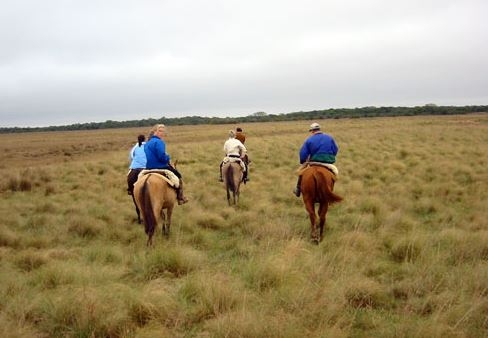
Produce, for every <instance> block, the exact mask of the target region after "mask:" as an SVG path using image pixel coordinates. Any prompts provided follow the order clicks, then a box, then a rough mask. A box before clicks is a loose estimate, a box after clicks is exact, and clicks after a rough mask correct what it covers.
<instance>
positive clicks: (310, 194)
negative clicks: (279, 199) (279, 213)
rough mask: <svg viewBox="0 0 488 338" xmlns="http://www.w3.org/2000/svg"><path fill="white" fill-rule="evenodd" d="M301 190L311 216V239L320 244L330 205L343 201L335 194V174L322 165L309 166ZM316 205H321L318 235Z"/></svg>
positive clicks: (303, 173)
mask: <svg viewBox="0 0 488 338" xmlns="http://www.w3.org/2000/svg"><path fill="white" fill-rule="evenodd" d="M301 175H302V183H301V190H302V196H303V203H304V204H305V209H306V210H307V212H308V215H309V216H310V225H311V239H312V242H314V243H316V244H319V242H320V241H322V236H323V233H324V226H325V218H326V214H327V210H328V208H329V204H332V203H336V202H340V201H342V197H341V196H339V195H337V194H335V193H334V192H333V191H332V190H333V189H334V182H335V180H336V176H335V174H333V173H332V172H331V171H329V170H328V169H327V168H326V167H324V166H321V165H309V166H307V167H306V168H305V169H303V170H302V171H301ZM315 203H318V204H319V210H318V212H319V224H318V228H319V233H317V216H316V214H315Z"/></svg>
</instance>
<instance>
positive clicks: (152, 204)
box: [134, 172, 176, 246]
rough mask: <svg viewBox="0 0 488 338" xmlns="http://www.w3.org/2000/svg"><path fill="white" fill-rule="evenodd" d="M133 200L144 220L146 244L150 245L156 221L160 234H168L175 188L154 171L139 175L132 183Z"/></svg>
mask: <svg viewBox="0 0 488 338" xmlns="http://www.w3.org/2000/svg"><path fill="white" fill-rule="evenodd" d="M134 200H135V202H136V207H137V208H138V209H139V210H140V212H141V214H142V219H143V221H144V228H145V231H146V234H147V236H148V240H147V243H146V245H147V246H152V237H153V235H154V231H155V229H156V227H157V225H158V223H161V224H162V234H163V235H166V236H168V235H169V229H170V226H171V215H172V213H173V207H174V205H175V203H176V190H175V189H174V188H173V187H172V186H171V185H170V184H169V183H168V181H167V180H166V179H165V177H164V176H163V175H161V174H159V173H155V172H152V173H148V174H146V175H143V176H140V177H139V179H138V180H137V182H136V183H135V184H134ZM165 209H166V213H165V211H164V210H165Z"/></svg>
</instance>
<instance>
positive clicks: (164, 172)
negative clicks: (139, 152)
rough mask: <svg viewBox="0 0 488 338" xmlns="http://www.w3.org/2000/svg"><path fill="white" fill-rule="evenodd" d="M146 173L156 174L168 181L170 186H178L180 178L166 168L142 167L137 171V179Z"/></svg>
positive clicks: (176, 187)
mask: <svg viewBox="0 0 488 338" xmlns="http://www.w3.org/2000/svg"><path fill="white" fill-rule="evenodd" d="M147 174H158V175H159V176H160V177H161V178H162V179H163V180H165V181H166V182H168V184H169V185H170V186H171V187H173V188H175V189H178V188H179V187H180V179H179V178H178V176H176V175H175V174H174V173H173V172H172V171H170V170H168V169H144V170H142V171H141V172H140V173H139V176H137V179H140V178H141V177H142V176H144V175H147Z"/></svg>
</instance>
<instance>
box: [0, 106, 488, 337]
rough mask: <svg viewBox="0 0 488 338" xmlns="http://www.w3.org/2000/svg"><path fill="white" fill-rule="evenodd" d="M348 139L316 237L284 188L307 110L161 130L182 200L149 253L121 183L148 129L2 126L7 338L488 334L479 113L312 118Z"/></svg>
mask: <svg viewBox="0 0 488 338" xmlns="http://www.w3.org/2000/svg"><path fill="white" fill-rule="evenodd" d="M319 122H320V123H321V124H322V126H323V129H324V130H325V131H326V132H329V133H331V134H332V135H333V136H334V137H335V138H336V140H337V142H338V144H339V146H340V152H339V156H338V162H337V166H338V167H339V170H340V176H339V180H338V182H337V184H336V191H337V192H338V193H339V194H340V195H342V196H344V197H345V200H344V201H343V202H342V203H340V204H337V205H334V206H333V207H332V208H330V210H329V213H328V219H327V225H326V231H325V235H324V240H323V242H322V243H321V244H320V245H319V246H315V245H312V244H311V243H310V241H309V237H310V225H309V220H308V216H307V214H306V212H305V210H304V208H303V205H302V202H301V200H300V199H297V198H296V197H294V196H293V194H292V190H293V187H294V185H295V183H296V176H295V170H296V169H297V161H298V150H299V147H300V146H301V144H302V142H303V140H304V139H305V137H306V136H307V132H306V130H307V126H308V125H309V124H310V121H294V122H279V123H253V124H247V125H243V126H242V127H243V128H244V130H245V131H246V132H247V135H248V140H247V142H246V146H247V147H248V149H249V153H250V157H251V159H252V164H251V167H250V178H251V181H250V182H249V183H248V184H246V185H244V186H243V187H242V191H241V199H240V201H239V205H238V206H232V207H230V206H228V205H227V201H226V197H225V191H224V188H223V186H222V184H221V183H219V182H218V175H219V173H218V169H219V163H220V160H221V158H222V156H223V154H222V145H223V142H224V141H225V139H226V135H227V130H228V129H230V128H233V127H235V126H232V125H211V126H174V127H173V126H171V127H169V135H168V139H167V141H168V142H167V143H168V144H167V147H168V151H169V152H170V154H171V155H172V158H173V159H174V160H176V159H178V168H179V169H180V171H181V172H182V174H183V177H184V180H185V187H186V194H187V195H188V197H189V198H190V203H188V204H185V205H183V206H178V207H176V209H175V212H174V215H173V223H172V226H171V234H170V237H169V238H164V237H162V235H161V229H160V227H159V228H158V232H157V236H156V237H155V241H154V243H155V245H154V248H152V249H148V248H146V246H145V242H146V235H145V234H144V230H143V227H142V226H141V225H139V224H137V220H136V214H135V210H134V207H133V205H132V201H131V199H130V198H129V197H128V196H127V194H126V190H125V189H126V186H125V184H126V183H125V178H126V176H125V175H126V173H127V166H128V162H127V155H128V154H127V153H128V150H129V149H130V146H131V145H132V144H133V143H134V142H135V138H136V136H137V135H138V134H139V133H141V132H142V133H147V130H145V129H141V128H131V129H119V130H103V131H84V132H52V133H30V134H11V135H6V134H2V135H0V148H1V151H2V153H3V154H4V161H3V162H2V164H1V165H0V194H1V198H2V203H0V219H1V225H0V269H1V273H0V335H1V336H4V337H351V336H356V337H376V336H377V337H412V336H413V337H486V336H488V319H487V318H488V272H487V271H488V224H487V222H486V219H488V209H487V208H486V202H487V200H488V198H487V197H488V171H487V169H486V168H487V167H488V115H487V114H478V115H462V116H435V117H429V116H423V117H397V118H369V119H338V120H324V121H319Z"/></svg>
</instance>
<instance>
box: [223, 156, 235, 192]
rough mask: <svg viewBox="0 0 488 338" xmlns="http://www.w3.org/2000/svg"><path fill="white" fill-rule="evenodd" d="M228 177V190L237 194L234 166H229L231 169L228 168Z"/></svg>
mask: <svg viewBox="0 0 488 338" xmlns="http://www.w3.org/2000/svg"><path fill="white" fill-rule="evenodd" d="M225 174H226V175H225V176H226V177H225V178H226V181H227V189H228V190H230V191H232V192H235V191H236V186H235V182H234V166H233V165H232V163H231V164H229V167H228V168H227V172H226V173H225Z"/></svg>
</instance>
